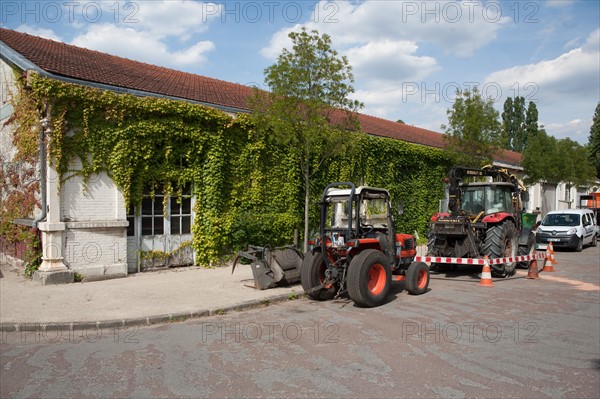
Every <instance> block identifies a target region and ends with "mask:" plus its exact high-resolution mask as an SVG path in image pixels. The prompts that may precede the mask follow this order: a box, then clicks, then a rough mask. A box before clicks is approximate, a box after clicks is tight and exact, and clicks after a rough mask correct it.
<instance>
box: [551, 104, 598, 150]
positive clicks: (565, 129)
mask: <svg viewBox="0 0 600 399" xmlns="http://www.w3.org/2000/svg"><path fill="white" fill-rule="evenodd" d="M592 112H593V110H592V111H589V113H590V114H591V113H592ZM541 124H543V122H542V123H541ZM591 126H592V120H591V119H573V120H572V121H568V122H566V123H548V124H545V125H544V128H545V129H546V131H547V132H548V134H550V135H552V136H554V137H557V138H565V137H568V138H570V139H571V140H574V141H577V142H579V143H587V141H588V138H589V135H590V127H591Z"/></svg>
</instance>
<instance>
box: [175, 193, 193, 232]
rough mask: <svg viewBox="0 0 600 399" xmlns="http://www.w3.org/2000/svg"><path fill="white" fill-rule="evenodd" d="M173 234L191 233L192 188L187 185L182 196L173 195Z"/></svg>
mask: <svg viewBox="0 0 600 399" xmlns="http://www.w3.org/2000/svg"><path fill="white" fill-rule="evenodd" d="M170 216H171V219H170V220H171V235H178V234H190V232H191V225H192V190H191V186H190V185H187V186H185V187H184V188H183V190H182V195H181V197H171V213H170Z"/></svg>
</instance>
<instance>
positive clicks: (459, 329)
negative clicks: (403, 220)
mask: <svg viewBox="0 0 600 399" xmlns="http://www.w3.org/2000/svg"><path fill="white" fill-rule="evenodd" d="M556 258H557V260H558V265H557V266H556V269H557V272H555V273H541V274H540V275H541V279H540V280H528V279H525V278H524V276H525V272H524V271H521V272H519V274H518V275H517V276H516V277H515V278H511V279H506V280H494V286H493V287H490V288H488V287H479V286H477V283H478V278H477V277H476V276H474V275H472V273H476V272H477V270H462V271H461V272H460V273H454V274H449V275H445V274H442V275H433V276H432V277H433V279H432V281H431V283H430V291H429V292H427V293H426V294H424V295H421V296H411V295H408V294H407V293H406V291H405V290H404V286H403V283H395V284H394V286H393V289H392V293H391V295H390V296H389V298H388V299H389V301H388V302H387V303H386V304H385V305H383V306H381V307H378V308H374V309H362V308H357V307H355V306H354V305H353V303H352V302H350V301H349V300H335V301H327V302H314V301H310V300H308V299H300V300H295V301H290V302H287V303H284V304H280V305H275V306H268V307H264V308H260V309H254V310H250V311H246V312H241V313H231V314H226V315H221V316H215V317H210V318H204V319H197V320H192V321H186V322H180V323H172V324H168V325H162V326H154V327H143V328H133V327H132V328H130V329H128V330H124V329H113V330H109V329H105V330H102V331H79V332H75V333H67V332H63V333H60V332H48V333H47V334H35V333H31V332H29V333H23V334H21V333H11V334H7V333H4V334H3V335H2V339H1V342H0V381H1V385H0V396H1V397H11V398H20V397H61V398H63V397H99V396H102V397H186V396H188V397H252V398H255V397H351V398H355V397H369V398H375V397H376V398H381V397H394V398H397V397H410V398H416V397H427V398H430V397H444V398H462V397H484V398H500V397H502V398H506V397H520V398H537V397H539V398H597V397H598V394H599V392H600V246H598V247H597V248H586V249H584V251H583V252H582V253H574V252H557V254H556ZM540 268H541V262H540Z"/></svg>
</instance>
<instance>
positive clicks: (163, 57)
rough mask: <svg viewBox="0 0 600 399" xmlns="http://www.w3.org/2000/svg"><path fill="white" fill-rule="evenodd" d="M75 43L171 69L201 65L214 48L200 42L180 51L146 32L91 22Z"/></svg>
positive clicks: (209, 44)
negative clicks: (172, 49) (174, 49)
mask: <svg viewBox="0 0 600 399" xmlns="http://www.w3.org/2000/svg"><path fill="white" fill-rule="evenodd" d="M72 44H74V45H76V46H79V47H85V48H89V49H92V50H98V51H102V52H106V53H110V54H113V55H118V56H121V57H125V58H129V59H134V60H138V61H143V62H147V63H150V64H156V65H163V66H167V67H172V68H183V67H187V66H198V65H201V64H203V63H205V62H206V60H207V59H206V53H207V52H209V51H211V50H213V49H214V48H215V46H214V44H213V43H212V42H210V41H200V42H198V43H195V44H193V45H191V46H190V47H188V48H186V49H184V50H180V51H170V50H169V48H168V46H167V45H166V44H165V43H163V42H162V41H160V40H158V38H156V37H153V36H152V35H150V34H148V33H147V32H139V31H136V30H134V29H132V28H122V27H118V26H114V25H108V24H97V25H90V27H89V29H88V30H87V32H86V33H84V34H83V35H80V36H78V37H76V38H75V39H74V40H73V41H72Z"/></svg>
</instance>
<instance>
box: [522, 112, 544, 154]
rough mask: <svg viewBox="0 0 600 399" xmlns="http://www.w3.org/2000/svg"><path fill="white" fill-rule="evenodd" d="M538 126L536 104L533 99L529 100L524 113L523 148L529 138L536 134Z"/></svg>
mask: <svg viewBox="0 0 600 399" xmlns="http://www.w3.org/2000/svg"><path fill="white" fill-rule="evenodd" d="M539 130H540V127H539V125H538V110H537V106H536V105H535V103H534V102H533V101H530V102H529V105H528V106H527V111H526V113H525V133H526V135H525V141H524V143H523V150H524V149H525V147H526V146H527V142H528V141H529V138H531V137H534V136H535V135H536V134H538V132H539Z"/></svg>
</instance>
